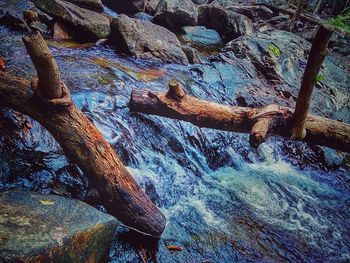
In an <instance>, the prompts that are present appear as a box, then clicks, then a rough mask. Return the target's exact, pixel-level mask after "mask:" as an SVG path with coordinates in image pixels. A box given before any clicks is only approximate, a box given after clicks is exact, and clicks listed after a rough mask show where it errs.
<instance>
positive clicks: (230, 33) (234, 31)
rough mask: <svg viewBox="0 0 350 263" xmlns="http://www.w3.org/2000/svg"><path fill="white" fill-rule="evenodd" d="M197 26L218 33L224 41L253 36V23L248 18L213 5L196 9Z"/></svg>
mask: <svg viewBox="0 0 350 263" xmlns="http://www.w3.org/2000/svg"><path fill="white" fill-rule="evenodd" d="M198 25H201V26H206V27H207V28H211V29H214V30H216V31H218V32H219V33H220V35H221V37H222V38H223V39H224V40H225V41H230V40H232V39H235V38H237V37H240V36H251V35H253V34H254V27H253V22H252V21H251V20H250V19H249V18H248V17H246V16H244V15H241V14H238V13H235V12H233V11H229V10H225V9H223V8H221V7H217V6H214V5H201V6H199V7H198Z"/></svg>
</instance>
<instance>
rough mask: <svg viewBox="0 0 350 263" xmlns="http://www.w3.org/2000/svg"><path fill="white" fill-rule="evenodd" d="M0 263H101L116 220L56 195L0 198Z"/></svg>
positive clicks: (6, 195) (4, 194) (8, 194)
mask: <svg viewBox="0 0 350 263" xmlns="http://www.w3.org/2000/svg"><path fill="white" fill-rule="evenodd" d="M0 210H1V213H0V262H4V263H7V262H38V263H40V262H77V263H83V262H101V261H102V260H106V256H107V255H108V250H109V247H110V245H111V242H112V239H113V236H114V233H115V230H116V227H117V223H118V221H117V220H116V219H115V218H114V217H112V216H110V215H108V214H105V213H102V212H100V211H98V210H97V209H95V208H93V207H92V206H90V205H88V204H85V203H83V202H81V201H78V200H74V199H69V198H66V197H62V196H58V195H43V194H38V193H34V192H20V191H6V192H2V193H0Z"/></svg>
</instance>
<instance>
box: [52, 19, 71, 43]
mask: <svg viewBox="0 0 350 263" xmlns="http://www.w3.org/2000/svg"><path fill="white" fill-rule="evenodd" d="M52 31H53V38H54V39H55V40H68V39H72V38H73V37H72V32H70V31H69V29H68V27H67V26H66V25H64V24H63V23H61V22H59V21H57V22H55V24H54V25H53V29H52Z"/></svg>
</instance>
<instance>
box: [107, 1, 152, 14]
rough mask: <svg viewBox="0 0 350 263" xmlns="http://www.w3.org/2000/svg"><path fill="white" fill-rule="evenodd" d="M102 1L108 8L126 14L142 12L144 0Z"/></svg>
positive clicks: (144, 5)
mask: <svg viewBox="0 0 350 263" xmlns="http://www.w3.org/2000/svg"><path fill="white" fill-rule="evenodd" d="M102 2H103V3H104V4H105V5H106V6H109V7H110V8H112V9H114V10H116V11H118V12H121V13H127V14H135V13H137V12H144V11H145V7H146V2H147V1H146V0H102Z"/></svg>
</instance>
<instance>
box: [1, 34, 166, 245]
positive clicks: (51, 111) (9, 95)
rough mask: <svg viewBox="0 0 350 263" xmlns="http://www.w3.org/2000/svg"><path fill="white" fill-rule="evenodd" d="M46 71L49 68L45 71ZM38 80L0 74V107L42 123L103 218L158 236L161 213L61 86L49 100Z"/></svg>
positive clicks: (32, 42)
mask: <svg viewBox="0 0 350 263" xmlns="http://www.w3.org/2000/svg"><path fill="white" fill-rule="evenodd" d="M38 41H39V42H42V41H44V40H43V39H42V38H41V36H40V37H38V36H34V37H30V38H25V39H24V42H25V43H26V46H28V43H29V42H30V44H29V46H33V45H36V43H37V42H38ZM41 44H42V43H41ZM31 51H33V49H32V50H31ZM48 52H49V49H48V48H47V46H46V47H44V48H41V49H38V48H36V49H35V51H33V53H32V54H31V57H32V56H34V57H36V56H37V55H38V56H40V55H41V54H45V53H48ZM50 54H51V53H50ZM49 63H53V60H51V62H49ZM35 66H37V65H36V64H35ZM50 69H51V66H49V67H48V68H47V70H50ZM40 70H42V68H41V69H40ZM41 76H42V75H41V74H39V76H38V77H39V79H35V80H34V81H32V83H31V82H29V81H28V80H25V79H21V78H16V77H13V76H10V75H9V74H6V73H3V72H0V105H1V106H5V107H9V108H12V109H14V110H16V111H18V112H21V113H23V114H25V115H28V116H30V117H31V118H33V119H35V120H36V121H38V122H39V123H40V124H41V125H43V126H44V127H45V128H46V129H47V130H48V131H49V132H50V133H51V134H52V135H53V137H54V138H55V139H56V141H57V142H58V143H59V144H60V145H61V147H62V148H63V150H64V153H65V155H66V156H67V158H68V159H69V160H70V161H71V162H72V163H74V164H76V165H77V166H78V167H79V168H80V169H81V170H82V171H83V172H84V174H85V176H86V177H87V178H88V180H89V187H93V188H94V189H95V191H96V192H97V195H98V196H99V200H100V201H101V202H100V204H102V205H103V206H104V207H105V208H106V210H107V212H108V213H109V214H111V215H114V216H115V217H117V218H118V219H119V220H120V221H121V222H122V223H124V224H125V225H126V226H127V227H129V228H131V229H133V230H135V231H138V232H140V233H143V234H146V235H149V236H152V237H156V238H158V237H160V236H161V234H162V232H163V230H164V227H165V217H164V215H163V214H162V213H161V212H160V210H159V209H158V208H157V207H156V206H155V205H154V204H153V203H152V202H151V200H150V199H149V198H148V196H147V195H146V194H145V193H144V192H143V191H142V189H141V187H140V186H139V185H138V184H137V182H136V181H135V180H134V178H133V177H132V176H131V174H130V173H129V172H128V170H127V169H126V168H125V166H124V165H123V164H122V162H121V161H120V160H119V158H118V157H117V155H116V153H115V151H114V150H113V148H112V147H111V146H110V144H109V143H108V142H106V140H105V139H104V138H103V136H102V135H101V133H100V132H99V131H98V130H97V128H96V127H95V126H94V125H93V124H92V123H91V121H90V120H89V119H88V118H87V117H86V116H85V115H84V114H83V113H82V112H81V111H80V110H79V109H78V108H77V107H76V106H75V105H74V104H73V103H72V102H71V101H70V97H69V93H67V90H66V88H65V86H64V84H61V85H60V86H56V88H62V89H63V92H62V94H63V95H62V98H58V97H55V96H53V93H55V92H56V91H55V89H53V88H52V86H50V88H48V86H43V85H40V84H42V83H43V79H42V78H41ZM46 85H50V84H46ZM44 88H47V90H46V92H44V90H43V89H44ZM33 90H34V91H33ZM50 90H51V91H52V93H50ZM38 91H40V92H39V93H38ZM64 91H65V92H64ZM42 94H46V96H42ZM65 96H66V97H65ZM48 98H50V99H48ZM51 98H53V99H51ZM67 102H68V103H67ZM69 102H70V103H69Z"/></svg>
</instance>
